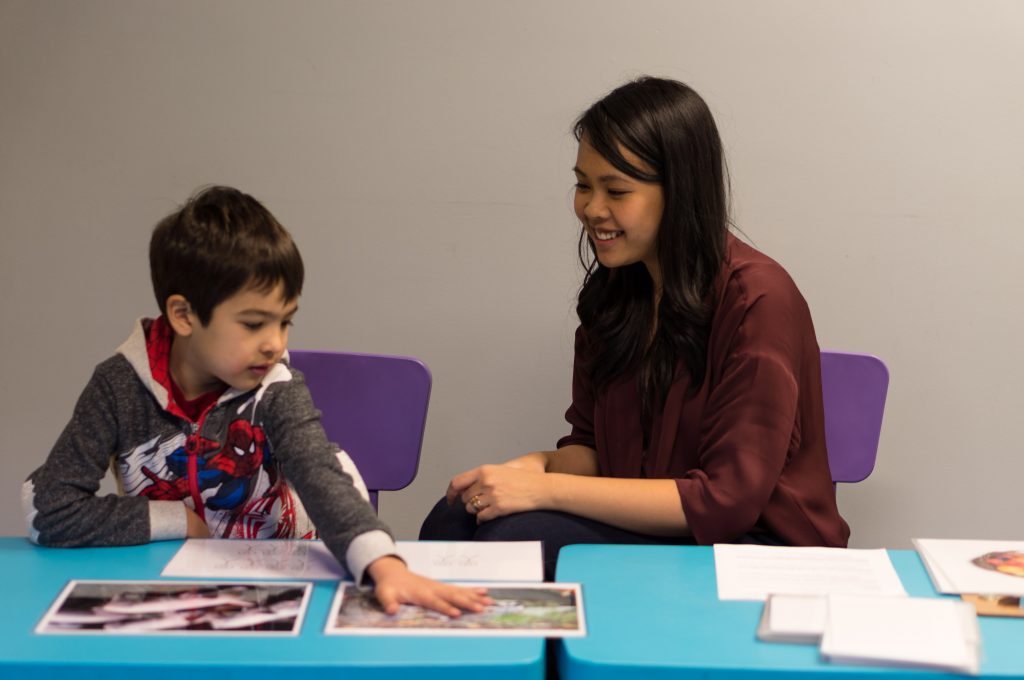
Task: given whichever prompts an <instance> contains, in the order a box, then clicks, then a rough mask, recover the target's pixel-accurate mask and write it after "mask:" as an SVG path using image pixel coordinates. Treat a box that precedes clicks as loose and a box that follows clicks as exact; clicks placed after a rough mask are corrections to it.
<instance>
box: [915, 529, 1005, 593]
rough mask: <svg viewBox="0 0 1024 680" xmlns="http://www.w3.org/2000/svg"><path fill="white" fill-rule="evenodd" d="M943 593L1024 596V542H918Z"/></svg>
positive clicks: (927, 567) (930, 540) (936, 584)
mask: <svg viewBox="0 0 1024 680" xmlns="http://www.w3.org/2000/svg"><path fill="white" fill-rule="evenodd" d="M914 547H916V548H917V552H918V554H919V555H920V556H921V561H922V562H924V566H925V569H927V570H928V575H929V576H931V577H932V583H934V584H935V589H936V590H938V591H939V592H940V593H950V594H960V593H984V594H998V595H1012V596H1016V597H1022V596H1024V578H1021V576H1022V575H1024V541H988V540H958V539H941V538H915V539H914Z"/></svg>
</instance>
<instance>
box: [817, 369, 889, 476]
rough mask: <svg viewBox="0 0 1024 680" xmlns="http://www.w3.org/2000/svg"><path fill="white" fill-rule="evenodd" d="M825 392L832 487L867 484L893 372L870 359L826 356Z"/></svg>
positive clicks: (822, 384) (822, 381) (875, 453)
mask: <svg viewBox="0 0 1024 680" xmlns="http://www.w3.org/2000/svg"><path fill="white" fill-rule="evenodd" d="M821 388H822V392H823V396H824V398H825V443H826V445H827V446H828V463H829V467H830V468H831V469H832V481H833V482H859V481H862V480H864V479H866V478H867V476H868V475H870V474H871V471H872V470H873V469H874V467H875V456H876V455H877V453H878V438H879V436H880V435H881V433H882V413H883V412H884V411H885V395H886V392H888V390H889V369H887V368H886V367H885V364H884V363H882V360H881V359H879V358H878V357H874V356H871V355H869V354H851V353H848V352H825V351H823V352H822V353H821Z"/></svg>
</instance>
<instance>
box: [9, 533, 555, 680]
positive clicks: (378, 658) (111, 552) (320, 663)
mask: <svg viewBox="0 0 1024 680" xmlns="http://www.w3.org/2000/svg"><path fill="white" fill-rule="evenodd" d="M180 545H181V542H180V541H164V542H160V543H151V544H148V545H141V546H129V547H119V548H41V547H39V546H35V545H32V544H31V543H29V542H28V541H27V540H26V539H24V538H12V537H0V573H2V574H3V575H4V580H5V582H6V584H5V586H4V589H5V592H4V594H3V596H2V597H3V600H2V601H3V603H4V605H5V606H4V607H3V614H2V615H0V678H2V680H15V679H16V678H27V677H31V678H33V680H43V679H46V678H57V677H61V678H65V677H69V676H72V675H73V676H74V677H75V678H76V680H79V679H85V678H100V677H102V678H104V679H107V678H121V677H124V678H127V677H132V678H138V677H145V678H146V680H163V679H165V678H166V679H167V680H170V679H171V678H174V680H180V679H181V678H182V677H210V678H216V680H234V679H235V678H239V679H240V678H245V679H246V680H253V679H254V678H274V680H282V679H284V680H305V679H307V678H326V677H331V678H333V679H334V680H336V679H337V678H338V677H339V674H340V673H343V674H344V677H345V678H346V680H347V679H349V678H381V677H387V676H395V677H405V676H407V675H412V674H415V676H416V677H417V678H442V677H443V678H445V679H446V680H450V678H451V676H452V674H453V672H456V673H458V674H460V675H462V674H463V673H467V677H474V678H480V677H486V678H487V679H488V680H491V679H504V678H541V677H543V675H544V640H542V639H540V638H479V637H477V638H453V637H448V638H445V637H367V636H333V635H332V636H327V635H324V634H323V629H324V625H325V624H326V621H327V614H328V610H329V609H330V605H331V601H332V598H333V596H334V591H335V587H336V585H337V583H336V582H331V581H317V582H315V585H314V588H313V593H312V598H311V601H310V603H309V608H308V609H307V611H306V617H305V621H304V623H303V626H302V632H301V634H300V635H298V636H296V637H275V638H256V637H248V636H240V637H231V638H213V637H195V638H193V637H183V636H181V635H178V636H146V637H142V636H106V635H103V636H98V635H96V636H92V635H90V636H83V635H36V634H34V633H33V630H34V628H35V627H36V625H37V624H38V622H39V620H40V618H41V617H42V616H43V614H44V613H45V612H46V610H47V609H48V608H49V607H50V605H51V604H52V603H53V601H54V599H55V598H56V597H57V595H58V594H59V593H60V591H61V590H62V589H63V587H64V586H65V584H66V583H67V582H68V581H70V580H72V579H114V580H119V579H131V580H138V579H157V578H160V571H161V570H162V569H163V567H164V565H165V564H166V563H167V561H168V560H169V559H170V558H171V557H172V556H173V555H174V553H175V551H176V550H177V549H178V547H179V546H180ZM211 670H213V671H214V675H209V673H210V672H211ZM189 671H192V672H195V671H200V672H201V673H202V676H199V675H192V676H188V675H183V673H188V672H189Z"/></svg>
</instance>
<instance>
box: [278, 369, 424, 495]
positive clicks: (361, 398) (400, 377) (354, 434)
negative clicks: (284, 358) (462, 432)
mask: <svg viewBox="0 0 1024 680" xmlns="http://www.w3.org/2000/svg"><path fill="white" fill-rule="evenodd" d="M289 356H290V358H289V362H290V363H291V365H292V366H294V367H295V368H297V369H299V370H300V371H302V373H303V374H304V375H305V377H306V383H307V385H309V391H310V394H312V395H313V403H314V404H316V407H317V408H318V409H320V411H321V417H320V419H321V422H323V426H324V430H325V431H326V432H327V439H329V440H330V441H332V442H335V443H336V444H337V445H338V446H340V447H341V448H342V449H344V450H345V452H346V453H348V455H349V456H351V458H352V460H353V461H354V462H355V464H356V467H358V468H359V472H360V474H362V476H363V481H365V482H366V488H367V489H368V490H369V491H370V502H372V503H373V507H374V509H376V508H377V492H378V491H397V490H398V489H404V488H405V487H407V486H408V485H409V484H410V483H411V482H412V480H413V479H414V478H415V477H416V471H417V469H418V468H419V464H420V446H421V445H422V444H423V430H424V428H425V427H426V424H427V404H428V403H429V402H430V385H431V376H430V370H429V369H428V368H427V367H426V365H425V364H423V363H422V362H421V361H419V360H417V359H413V358H411V357H394V356H379V355H374V354H356V353H352V352H312V351H305V350H290V351H289Z"/></svg>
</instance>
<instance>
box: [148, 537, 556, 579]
mask: <svg viewBox="0 0 1024 680" xmlns="http://www.w3.org/2000/svg"><path fill="white" fill-rule="evenodd" d="M397 546H398V552H399V554H400V555H401V556H402V558H403V559H404V560H405V561H406V562H407V563H408V565H409V569H411V570H412V571H414V572H416V573H418V574H422V575H423V576H427V577H429V578H433V579H439V580H448V581H541V580H543V578H544V573H543V572H544V569H543V562H542V559H541V548H540V542H539V541H521V542H520V541H517V542H501V541H495V542H476V541H398V543H397ZM161 575H162V576H176V577H185V578H221V579H231V578H292V579H313V580H328V581H335V580H338V579H347V580H350V581H351V577H350V576H349V574H348V572H347V570H345V569H344V567H342V566H341V565H340V564H338V561H337V560H336V559H334V556H333V555H332V554H331V553H330V551H329V550H328V549H327V547H326V546H325V545H324V544H323V542H322V541H287V540H235V539H231V540H210V539H189V540H187V541H185V543H184V544H183V545H182V546H181V548H180V549H179V550H178V552H177V553H176V554H175V555H174V557H173V558H171V560H170V561H169V562H168V563H167V566H165V567H164V570H163V572H161Z"/></svg>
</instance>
